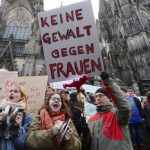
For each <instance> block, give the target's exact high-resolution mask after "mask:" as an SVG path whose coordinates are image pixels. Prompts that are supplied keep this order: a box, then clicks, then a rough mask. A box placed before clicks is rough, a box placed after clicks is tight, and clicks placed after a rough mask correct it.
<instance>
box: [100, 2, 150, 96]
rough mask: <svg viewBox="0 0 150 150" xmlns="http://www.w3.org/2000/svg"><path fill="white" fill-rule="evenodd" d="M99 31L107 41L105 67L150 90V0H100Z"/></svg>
mask: <svg viewBox="0 0 150 150" xmlns="http://www.w3.org/2000/svg"><path fill="white" fill-rule="evenodd" d="M99 31H100V38H101V40H103V41H105V42H106V43H107V45H108V47H105V48H103V59H104V60H103V61H104V65H105V68H106V70H107V71H108V72H111V74H112V76H115V77H117V78H118V79H121V81H123V82H124V83H125V84H126V85H127V86H129V87H133V88H136V87H139V89H140V93H141V94H142V95H143V94H145V92H146V91H148V90H150V0H100V1H99ZM110 64H111V66H110ZM110 68H111V70H110ZM135 84H137V85H138V86H135V87H134V85H135Z"/></svg>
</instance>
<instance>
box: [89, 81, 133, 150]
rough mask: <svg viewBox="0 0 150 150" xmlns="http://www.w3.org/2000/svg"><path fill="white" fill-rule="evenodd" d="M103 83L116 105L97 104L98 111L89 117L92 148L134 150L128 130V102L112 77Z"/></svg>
mask: <svg viewBox="0 0 150 150" xmlns="http://www.w3.org/2000/svg"><path fill="white" fill-rule="evenodd" d="M103 83H104V86H105V88H106V91H107V92H108V93H109V95H110V97H111V100H112V102H113V103H114V105H113V104H112V103H108V104H107V105H99V106H97V113H96V114H95V115H94V116H92V117H91V118H90V119H89V122H88V126H89V129H90V133H91V150H100V149H101V150H133V148H132V143H131V139H130V134H129V130H128V122H129V118H130V109H129V106H128V102H127V100H126V99H125V98H124V96H123V94H122V92H121V91H120V89H119V87H118V86H116V85H115V84H114V83H113V82H112V80H111V79H107V80H103Z"/></svg>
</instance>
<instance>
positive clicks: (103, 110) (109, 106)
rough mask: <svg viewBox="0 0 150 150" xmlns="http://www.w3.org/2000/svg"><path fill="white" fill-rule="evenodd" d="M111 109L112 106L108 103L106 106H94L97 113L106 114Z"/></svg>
mask: <svg viewBox="0 0 150 150" xmlns="http://www.w3.org/2000/svg"><path fill="white" fill-rule="evenodd" d="M112 108H113V104H112V103H110V102H109V103H108V104H107V105H97V106H96V110H97V111H98V112H108V111H110V110H111V109H112Z"/></svg>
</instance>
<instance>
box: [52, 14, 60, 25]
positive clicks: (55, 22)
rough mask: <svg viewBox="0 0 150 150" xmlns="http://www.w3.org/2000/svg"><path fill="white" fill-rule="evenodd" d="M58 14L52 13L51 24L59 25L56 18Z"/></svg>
mask: <svg viewBox="0 0 150 150" xmlns="http://www.w3.org/2000/svg"><path fill="white" fill-rule="evenodd" d="M56 17H57V15H51V25H52V26H54V25H57V24H58V22H57V21H56V19H55V18H56Z"/></svg>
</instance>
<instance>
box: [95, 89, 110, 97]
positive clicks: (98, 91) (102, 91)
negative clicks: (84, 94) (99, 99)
mask: <svg viewBox="0 0 150 150" xmlns="http://www.w3.org/2000/svg"><path fill="white" fill-rule="evenodd" d="M96 93H102V94H104V95H105V96H107V97H108V98H110V95H109V94H108V92H107V91H106V89H105V88H99V89H97V90H96V92H95V94H96Z"/></svg>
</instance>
